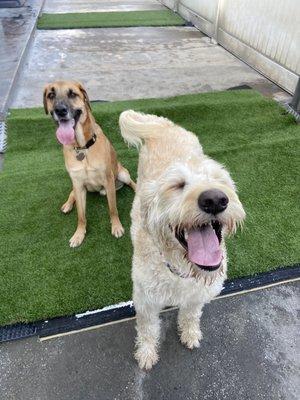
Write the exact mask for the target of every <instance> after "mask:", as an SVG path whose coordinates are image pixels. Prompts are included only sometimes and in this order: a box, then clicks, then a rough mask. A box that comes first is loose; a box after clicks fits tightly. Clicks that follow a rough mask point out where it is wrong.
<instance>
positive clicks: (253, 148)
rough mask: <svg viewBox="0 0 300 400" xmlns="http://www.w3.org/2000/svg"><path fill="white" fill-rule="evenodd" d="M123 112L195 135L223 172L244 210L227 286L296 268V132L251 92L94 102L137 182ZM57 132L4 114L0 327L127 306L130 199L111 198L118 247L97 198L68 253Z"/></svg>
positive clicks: (69, 229)
mask: <svg viewBox="0 0 300 400" xmlns="http://www.w3.org/2000/svg"><path fill="white" fill-rule="evenodd" d="M128 108H133V109H135V110H141V111H144V112H149V113H154V114H158V115H163V116H166V117H168V118H170V119H172V120H173V121H175V122H176V123H178V124H180V125H182V126H184V127H185V128H187V129H189V130H191V131H193V132H195V133H196V134H197V135H198V136H199V138H200V141H201V143H202V145H203V148H204V151H205V152H206V153H207V154H209V155H211V156H212V157H213V158H215V159H216V160H218V161H220V162H222V163H224V164H225V165H226V167H227V168H228V169H229V170H230V172H231V174H232V176H233V178H234V180H235V181H236V183H237V186H238V188H239V194H240V198H241V201H242V202H243V204H244V207H245V210H246V212H247V219H246V222H245V227H244V231H243V232H242V233H241V232H239V233H238V234H237V235H236V236H235V237H234V238H231V239H228V241H227V244H228V253H229V277H230V278H234V277H240V276H246V275H252V274H255V273H258V272H265V271H268V270H271V269H275V268H276V267H278V266H284V265H285V266H287V265H292V264H295V263H297V262H298V261H299V259H300V248H299V241H297V234H298V232H299V223H298V221H299V219H298V218H297V215H299V203H297V198H296V194H297V193H296V191H297V182H296V176H297V171H296V165H297V157H298V156H299V133H300V132H299V130H300V129H299V126H297V125H296V123H295V122H294V120H293V118H292V117H291V116H289V115H284V113H283V111H282V110H281V108H280V107H279V106H278V105H277V104H276V103H274V102H273V101H271V100H268V99H265V98H263V97H262V96H261V95H259V94H258V93H256V92H254V91H251V90H244V91H228V92H218V93H206V94H199V95H197V94H196V95H187V96H179V97H175V98H169V99H150V100H136V101H125V102H113V103H97V104H93V114H94V116H95V118H96V120H97V121H98V122H99V123H100V125H101V127H102V128H103V130H104V132H105V134H106V135H107V136H108V137H109V138H110V140H111V141H112V143H113V145H114V147H115V148H116V150H117V152H118V156H119V159H120V160H121V161H122V163H123V164H124V165H125V166H126V167H127V168H128V169H129V170H130V172H131V174H132V176H133V177H134V178H135V177H136V167H137V158H138V153H137V151H136V150H135V149H128V147H127V146H126V145H125V144H124V143H123V140H122V138H121V136H120V134H119V128H118V117H119V114H120V112H121V111H122V110H124V109H128ZM54 132H55V127H54V125H53V122H52V121H51V120H50V118H49V117H47V116H45V115H44V114H43V110H42V109H27V110H13V111H12V113H11V116H10V118H9V120H8V139H9V140H8V146H9V147H8V152H7V154H6V156H5V164H4V167H5V168H4V171H3V172H2V173H1V174H0V187H1V192H0V204H1V209H0V231H1V240H0V254H1V258H0V277H1V279H0V325H1V324H2V325H3V324H8V323H14V322H18V321H32V320H38V319H44V318H50V317H54V316H59V315H67V314H73V313H74V312H81V311H85V310H88V309H90V310H91V309H96V308H100V307H103V306H105V305H108V304H114V303H117V302H120V301H124V300H129V299H130V298H131V278H130V268H131V265H130V264H131V255H132V247H131V242H130V237H129V226H130V217H129V213H130V208H131V203H132V200H133V193H132V191H131V190H130V189H129V188H127V187H124V188H122V189H121V190H120V191H118V194H117V199H118V209H119V213H120V219H121V221H122V223H123V224H124V226H125V229H126V233H125V236H124V237H122V238H121V239H115V238H113V237H112V236H111V234H110V223H109V217H108V209H107V204H106V198H104V197H100V196H99V195H97V194H95V193H90V194H89V195H88V197H87V219H88V230H87V236H86V239H85V241H84V243H83V244H82V246H81V247H79V248H77V249H70V248H69V246H68V240H69V238H70V237H71V236H72V235H73V233H74V231H75V228H76V210H74V211H73V212H72V213H71V214H70V215H67V216H65V215H63V214H61V213H60V212H59V208H60V206H61V205H62V204H63V203H64V202H65V200H66V199H67V196H68V194H69V191H70V189H71V184H70V179H69V177H68V175H67V173H66V171H65V168H64V162H63V156H62V151H61V148H60V146H59V145H58V144H57V141H56V139H55V134H54ZM298 186H299V182H298ZM297 224H298V225H297Z"/></svg>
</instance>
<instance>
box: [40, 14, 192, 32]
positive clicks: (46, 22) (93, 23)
mask: <svg viewBox="0 0 300 400" xmlns="http://www.w3.org/2000/svg"><path fill="white" fill-rule="evenodd" d="M178 25H185V21H184V19H183V18H181V17H180V16H179V15H178V14H175V13H174V12H172V11H170V10H155V11H126V12H89V13H67V14H42V16H41V17H40V18H39V19H38V24H37V27H38V29H74V28H111V27H129V26H178Z"/></svg>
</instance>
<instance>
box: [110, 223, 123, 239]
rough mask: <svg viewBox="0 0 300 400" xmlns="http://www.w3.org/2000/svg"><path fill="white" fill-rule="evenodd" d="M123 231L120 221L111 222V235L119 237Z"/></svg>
mask: <svg viewBox="0 0 300 400" xmlns="http://www.w3.org/2000/svg"><path fill="white" fill-rule="evenodd" d="M124 232H125V230H124V228H123V226H122V224H121V222H115V223H112V225H111V234H112V235H113V236H115V237H116V238H120V237H121V236H123V235H124Z"/></svg>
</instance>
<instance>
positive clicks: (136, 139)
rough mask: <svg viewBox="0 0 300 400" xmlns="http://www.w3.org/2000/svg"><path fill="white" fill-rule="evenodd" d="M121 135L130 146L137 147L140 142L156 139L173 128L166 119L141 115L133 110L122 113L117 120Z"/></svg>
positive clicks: (171, 123)
mask: <svg viewBox="0 0 300 400" xmlns="http://www.w3.org/2000/svg"><path fill="white" fill-rule="evenodd" d="M119 124H120V128H121V135H122V136H123V138H124V140H125V141H126V142H127V143H129V144H130V145H132V146H136V147H139V146H140V145H141V144H142V140H145V141H147V140H150V139H155V138H158V137H159V136H161V135H162V134H163V130H164V129H166V128H168V127H171V126H173V125H174V124H173V122H171V121H169V120H168V119H167V118H163V117H158V116H156V115H150V114H143V113H139V112H135V111H133V110H127V111H123V112H122V114H121V115H120V118H119Z"/></svg>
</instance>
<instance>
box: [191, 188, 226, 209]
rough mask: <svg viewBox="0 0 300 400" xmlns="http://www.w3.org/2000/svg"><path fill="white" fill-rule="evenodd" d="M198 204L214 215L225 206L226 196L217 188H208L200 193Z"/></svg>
mask: <svg viewBox="0 0 300 400" xmlns="http://www.w3.org/2000/svg"><path fill="white" fill-rule="evenodd" d="M198 204H199V207H200V209H201V210H202V211H205V212H206V213H208V214H214V215H216V214H218V213H220V212H222V211H224V210H225V209H226V208H227V205H228V197H227V196H226V194H225V193H223V192H222V191H221V190H219V189H210V190H206V191H205V192H203V193H201V194H200V196H199V198H198Z"/></svg>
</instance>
